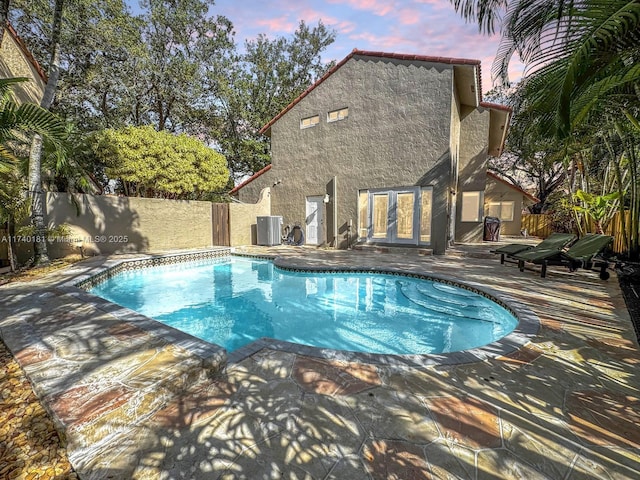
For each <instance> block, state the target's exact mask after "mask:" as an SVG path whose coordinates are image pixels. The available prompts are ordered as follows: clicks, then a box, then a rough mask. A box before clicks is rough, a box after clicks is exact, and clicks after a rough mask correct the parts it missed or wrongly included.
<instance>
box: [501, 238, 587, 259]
mask: <svg viewBox="0 0 640 480" xmlns="http://www.w3.org/2000/svg"><path fill="white" fill-rule="evenodd" d="M576 238H578V237H576V236H575V235H574V234H572V233H552V234H551V235H549V236H548V237H547V238H545V239H544V240H542V241H541V242H540V243H538V244H537V245H528V244H523V243H510V244H508V245H503V246H502V247H498V248H496V249H494V250H490V252H491V253H499V254H500V263H504V260H505V257H513V256H514V255H516V254H518V253H522V252H525V251H529V250H532V249H548V248H550V249H556V250H560V249H562V248H564V247H566V246H567V245H569V244H570V243H571V242H573V241H575V239H576Z"/></svg>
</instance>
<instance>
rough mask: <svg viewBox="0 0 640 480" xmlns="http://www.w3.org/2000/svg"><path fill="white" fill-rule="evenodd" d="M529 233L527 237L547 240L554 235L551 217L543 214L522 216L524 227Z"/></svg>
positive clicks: (524, 214)
mask: <svg viewBox="0 0 640 480" xmlns="http://www.w3.org/2000/svg"><path fill="white" fill-rule="evenodd" d="M521 228H522V229H523V230H526V231H527V235H531V236H532V237H540V238H547V237H548V236H549V235H551V234H552V233H553V230H552V229H551V215H542V214H539V215H537V214H531V213H523V214H522V227H521Z"/></svg>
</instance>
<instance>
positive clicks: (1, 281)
mask: <svg viewBox="0 0 640 480" xmlns="http://www.w3.org/2000/svg"><path fill="white" fill-rule="evenodd" d="M80 260H82V257H81V256H80V255H78V254H74V255H68V256H66V257H64V258H57V259H55V260H52V261H51V263H49V265H46V266H44V267H31V268H21V269H19V270H18V271H16V272H6V273H3V274H0V285H5V284H7V283H11V282H31V281H34V280H39V279H40V278H42V277H44V276H45V275H48V274H50V273H51V272H55V271H57V270H61V269H63V268H66V267H68V266H69V265H73V264H74V263H76V262H79V261H80Z"/></svg>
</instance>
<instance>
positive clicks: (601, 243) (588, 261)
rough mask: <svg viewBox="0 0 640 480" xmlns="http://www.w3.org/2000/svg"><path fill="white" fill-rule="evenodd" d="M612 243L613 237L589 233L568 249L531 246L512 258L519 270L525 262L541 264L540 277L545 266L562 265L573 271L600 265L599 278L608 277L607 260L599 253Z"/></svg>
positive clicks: (545, 272)
mask: <svg viewBox="0 0 640 480" xmlns="http://www.w3.org/2000/svg"><path fill="white" fill-rule="evenodd" d="M611 243H613V237H610V236H608V235H598V234H589V235H585V236H584V237H582V238H581V239H579V240H578V241H577V242H576V243H574V244H573V245H571V247H570V248H569V249H568V250H566V251H565V250H555V251H554V250H553V249H538V248H533V249H531V250H527V251H524V252H520V253H516V254H514V255H513V258H515V259H516V260H518V267H519V268H520V271H523V270H524V264H525V262H528V263H533V264H535V265H541V266H542V271H541V272H540V276H541V277H543V278H544V277H545V276H546V275H547V266H549V265H564V266H566V267H569V271H571V272H573V271H575V270H577V269H578V268H584V269H588V270H590V269H592V268H593V267H596V266H597V267H600V278H601V279H602V280H607V279H608V278H609V272H607V268H608V267H609V262H608V261H607V260H605V259H604V258H602V257H600V255H601V254H602V253H603V252H604V251H605V250H606V249H607V247H609V245H611Z"/></svg>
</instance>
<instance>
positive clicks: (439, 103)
mask: <svg viewBox="0 0 640 480" xmlns="http://www.w3.org/2000/svg"><path fill="white" fill-rule="evenodd" d="M452 84H453V67H452V66H450V65H443V64H434V63H427V62H415V61H412V62H407V61H402V60H393V59H389V58H375V57H366V56H358V55H355V56H354V57H353V58H351V59H350V60H349V61H347V62H346V63H345V64H344V65H343V66H341V67H340V68H339V69H338V70H337V71H335V72H334V73H333V74H332V75H331V76H330V77H329V78H327V79H326V80H325V81H324V82H322V83H321V84H319V85H318V86H317V87H316V88H315V89H314V90H312V91H311V92H310V93H309V94H308V95H307V97H306V98H305V99H304V101H301V102H299V103H298V104H296V105H295V106H294V107H293V108H291V109H290V110H289V111H288V112H287V113H285V114H284V115H283V116H282V117H281V118H280V119H279V120H278V121H277V122H275V123H274V124H273V125H272V127H271V130H272V135H271V138H272V142H271V152H272V159H273V160H272V162H273V170H272V171H271V172H269V173H270V175H269V180H271V181H275V180H276V178H275V177H274V175H277V177H278V178H277V180H281V183H280V184H278V185H277V186H276V187H274V188H273V189H272V199H271V202H272V214H274V215H283V216H284V212H287V213H288V216H285V217H284V223H285V224H294V223H300V224H302V225H304V222H305V198H306V197H307V196H312V195H324V194H325V193H328V190H330V189H331V182H332V180H333V177H334V176H338V177H339V181H338V184H337V195H336V197H337V198H336V199H335V201H336V202H337V218H336V221H337V230H338V232H339V238H338V239H337V240H338V241H337V246H338V247H339V248H345V247H346V242H347V240H346V226H347V224H348V222H349V220H352V222H353V225H354V226H355V225H356V221H357V196H358V190H359V189H374V188H388V187H396V186H397V187H399V186H413V185H433V186H434V202H433V203H434V205H440V206H442V207H441V208H439V209H435V210H434V212H433V221H432V225H433V226H432V247H433V248H434V250H436V251H441V252H444V249H445V243H446V234H447V228H446V222H447V212H446V205H447V198H446V195H447V194H448V187H449V185H448V182H449V179H450V157H449V145H450V124H451V114H450V109H451V92H452ZM345 107H347V108H348V109H349V116H348V118H347V119H346V120H344V121H337V122H332V123H327V121H326V115H327V112H330V111H334V110H337V109H341V108H345ZM313 115H319V116H320V123H319V124H318V125H317V126H315V127H312V128H306V129H300V120H301V119H302V118H306V117H310V116H313ZM275 172H277V174H276V173H275ZM263 181H266V179H265V180H263ZM331 201H332V202H333V201H334V199H331ZM329 207H330V208H331V207H332V205H329ZM326 213H328V212H325V214H326ZM325 218H326V217H325ZM325 227H326V228H325V233H328V235H327V237H328V238H327V241H328V242H329V243H332V241H333V238H331V235H332V234H331V232H333V229H334V226H333V225H328V224H325ZM354 232H355V228H354Z"/></svg>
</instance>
